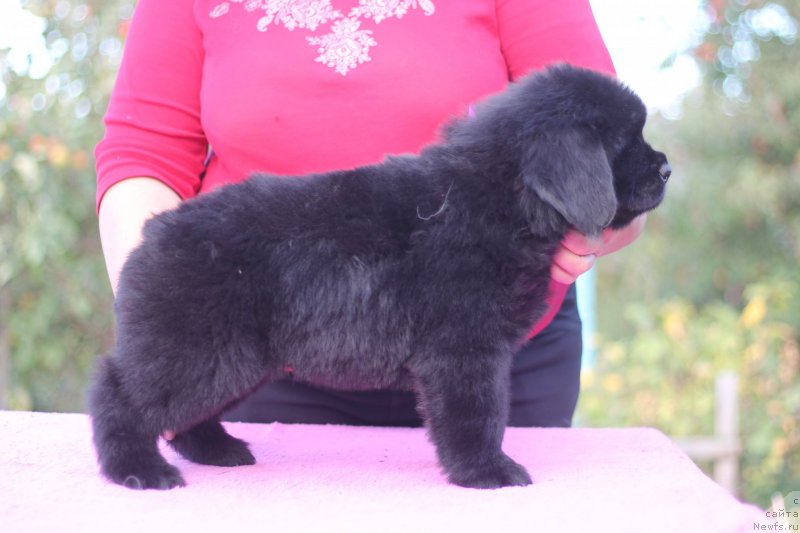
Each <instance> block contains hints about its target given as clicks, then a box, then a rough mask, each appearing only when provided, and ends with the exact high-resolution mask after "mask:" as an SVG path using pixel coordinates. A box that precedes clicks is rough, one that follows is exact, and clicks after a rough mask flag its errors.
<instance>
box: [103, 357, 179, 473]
mask: <svg viewBox="0 0 800 533" xmlns="http://www.w3.org/2000/svg"><path fill="white" fill-rule="evenodd" d="M89 411H90V414H91V418H92V430H93V439H94V445H95V448H96V450H97V457H98V460H99V462H100V470H101V472H102V473H103V475H105V476H106V477H107V478H108V479H110V480H111V481H113V482H115V483H119V484H120V485H124V486H126V487H128V488H132V489H171V488H173V487H181V486H184V485H185V484H186V483H185V482H184V481H183V478H182V477H181V474H180V472H179V471H178V469H177V468H175V467H174V466H172V465H171V464H169V463H167V461H165V460H164V458H163V457H162V456H161V454H160V453H159V451H158V436H159V432H158V430H156V429H153V428H148V424H146V423H145V420H144V419H143V417H142V416H141V412H140V411H139V410H138V409H137V408H136V407H135V406H134V405H132V403H131V402H130V400H129V399H128V397H127V395H126V394H125V392H124V391H123V388H122V385H121V382H120V379H119V377H118V375H117V371H116V368H115V366H114V361H113V359H111V358H109V357H106V358H104V359H103V360H101V361H100V364H99V367H98V372H97V375H96V376H95V381H94V385H93V387H92V389H91V391H90V393H89Z"/></svg>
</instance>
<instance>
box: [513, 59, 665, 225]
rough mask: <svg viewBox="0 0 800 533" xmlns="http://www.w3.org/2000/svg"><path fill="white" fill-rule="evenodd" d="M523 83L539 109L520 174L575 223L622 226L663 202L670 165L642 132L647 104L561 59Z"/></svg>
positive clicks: (524, 92) (527, 97)
mask: <svg viewBox="0 0 800 533" xmlns="http://www.w3.org/2000/svg"><path fill="white" fill-rule="evenodd" d="M518 90H519V92H520V93H521V95H520V99H521V100H522V101H527V102H528V105H529V106H530V107H529V109H533V110H535V112H534V113H533V117H532V118H533V120H531V121H530V123H531V127H530V129H528V128H525V129H528V131H526V132H525V133H524V134H523V136H524V137H525V141H524V147H523V149H522V161H521V167H520V168H521V174H522V179H523V181H524V183H525V185H526V186H527V187H528V188H529V189H530V190H532V191H533V192H534V193H535V194H536V195H538V196H539V197H540V198H541V199H542V200H544V201H545V202H547V203H548V204H550V205H551V206H552V207H553V208H555V209H556V211H558V212H559V213H560V214H561V215H562V216H563V217H564V218H565V219H566V220H567V222H568V223H569V224H570V225H572V226H573V227H574V228H575V229H577V230H578V231H580V232H581V233H584V234H586V235H596V234H598V233H599V232H600V231H602V230H603V229H604V228H606V227H609V226H611V227H614V228H620V227H623V226H625V225H627V224H628V223H630V222H631V221H632V220H633V219H634V218H635V217H637V216H638V215H640V214H642V213H644V212H646V211H649V210H650V209H653V208H655V207H656V206H657V205H658V204H659V203H661V200H662V199H663V197H664V189H665V185H666V182H667V180H668V179H669V176H670V174H671V169H670V167H669V164H668V163H667V158H666V156H665V155H664V154H663V153H661V152H657V151H655V150H653V149H652V148H651V147H650V145H649V144H647V142H646V141H645V140H644V137H643V136H642V129H643V128H644V123H645V119H646V118H647V110H646V108H645V106H644V104H643V103H642V101H641V100H640V99H639V98H638V97H637V96H636V95H635V94H634V93H633V92H632V91H630V90H629V89H628V88H627V87H625V86H623V85H622V84H620V83H619V82H618V81H616V80H614V79H613V78H611V77H608V76H605V75H603V74H600V73H597V72H593V71H590V70H584V69H578V68H575V67H570V66H566V65H561V66H557V67H551V68H550V69H548V70H546V71H545V72H543V73H541V74H538V75H534V76H533V77H532V78H531V79H530V80H525V81H523V82H522V83H521V84H520V87H519V88H518Z"/></svg>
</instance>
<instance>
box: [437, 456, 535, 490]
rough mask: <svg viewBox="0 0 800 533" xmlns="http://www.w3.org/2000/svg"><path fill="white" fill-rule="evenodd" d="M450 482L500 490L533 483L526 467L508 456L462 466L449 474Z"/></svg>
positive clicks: (476, 487) (464, 485)
mask: <svg viewBox="0 0 800 533" xmlns="http://www.w3.org/2000/svg"><path fill="white" fill-rule="evenodd" d="M448 477H449V479H450V482H451V483H453V484H455V485H460V486H462V487H467V488H473V489H499V488H501V487H512V486H518V487H523V486H526V485H530V484H532V483H533V480H532V479H531V476H530V474H528V471H527V470H525V467H523V466H522V465H520V464H518V463H516V462H514V461H513V460H512V459H511V458H510V457H508V456H507V455H502V456H500V457H498V458H496V459H493V460H491V461H482V462H481V463H479V464H476V465H461V466H460V467H459V468H455V469H453V470H452V471H451V472H450V473H449V476H448Z"/></svg>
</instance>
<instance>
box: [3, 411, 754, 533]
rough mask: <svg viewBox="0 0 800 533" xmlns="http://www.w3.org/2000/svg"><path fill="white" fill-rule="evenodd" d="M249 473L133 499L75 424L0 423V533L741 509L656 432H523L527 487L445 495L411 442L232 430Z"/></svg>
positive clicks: (621, 516)
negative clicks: (102, 469) (106, 473)
mask: <svg viewBox="0 0 800 533" xmlns="http://www.w3.org/2000/svg"><path fill="white" fill-rule="evenodd" d="M227 427H228V429H229V431H230V432H231V433H232V434H233V435H235V436H238V437H241V438H243V439H245V440H246V441H248V442H250V444H251V449H252V451H253V453H254V455H255V456H256V460H257V461H258V463H257V464H256V465H254V466H246V467H238V468H222V467H211V466H202V465H195V464H192V463H189V462H187V461H185V460H184V459H182V458H180V457H178V456H177V455H176V454H175V453H174V452H172V450H170V449H166V448H165V449H164V455H165V457H166V458H167V459H168V460H169V461H170V462H172V463H173V464H175V465H176V466H178V467H179V468H180V469H181V470H182V472H183V474H184V477H185V478H186V481H187V483H188V486H187V487H185V488H180V489H174V490H171V491H166V492H162V491H143V492H139V491H132V490H129V489H126V488H123V487H119V486H116V485H113V484H110V483H108V482H106V481H105V480H104V479H102V478H101V477H100V476H99V474H98V470H97V465H96V462H95V456H94V450H93V449H92V446H91V436H90V428H89V419H88V417H87V416H86V415H81V414H47V413H28V412H8V411H0V451H2V454H0V531H3V532H10V533H16V532H27V531H48V532H51V531H53V532H55V531H58V532H71V531H76V532H77V531H79V532H93V531H104V532H105V531H113V532H115V533H116V532H125V531H137V532H143V531H146V532H150V531H169V532H174V533H182V532H184V531H220V532H228V531H269V532H281V533H282V532H294V531H319V532H339V531H341V532H348V533H353V532H361V531H365V532H378V531H380V532H394V531H397V532H404V533H415V532H427V531H431V532H443V533H451V532H461V531H482V532H487V533H490V532H491V533H495V532H497V533H500V532H502V533H505V532H517V531H520V532H522V531H524V532H535V531H536V532H538V531H572V532H589V531H591V532H596V531H619V532H628V531H630V532H645V531H647V532H662V531H663V532H670V533H674V532H684V531H686V532H695V531H697V532H733V531H753V530H754V529H753V527H754V524H757V523H759V522H765V518H764V511H760V510H758V509H757V508H755V507H753V506H750V505H746V504H743V503H740V502H738V501H737V500H736V499H734V498H733V497H731V496H730V495H729V494H728V493H727V492H725V491H724V490H723V489H722V488H720V487H719V486H718V485H716V484H715V483H714V482H713V481H711V480H710V479H709V478H707V477H706V476H705V475H704V474H703V473H702V472H701V471H700V470H699V469H698V468H697V467H696V466H695V465H694V464H693V463H692V462H691V460H690V459H689V458H688V457H687V456H686V455H685V454H684V453H683V452H682V451H681V450H680V449H678V448H677V447H676V446H675V444H673V443H672V441H670V440H669V439H668V438H667V437H666V436H664V435H663V434H662V433H660V432H658V431H656V430H654V429H640V428H635V429H527V428H526V429H521V428H510V429H508V430H507V432H506V438H505V442H504V449H505V450H506V452H507V453H508V454H509V455H511V456H512V457H514V458H515V459H516V460H517V461H518V462H520V463H522V464H523V465H525V466H526V467H527V468H528V470H529V471H530V473H531V475H532V476H533V478H534V484H533V485H531V486H529V487H519V488H517V487H515V488H506V489H500V490H493V491H481V490H474V489H464V488H460V487H455V486H452V485H449V484H447V483H446V481H445V479H444V477H443V476H442V474H441V472H440V470H439V467H438V465H437V463H436V458H435V453H434V449H433V447H432V445H431V444H430V443H429V442H428V441H427V439H426V436H425V433H424V431H423V430H421V429H405V428H403V429H396V428H391V429H390V428H363V427H345V426H311V425H282V424H268V425H262V424H228V425H227Z"/></svg>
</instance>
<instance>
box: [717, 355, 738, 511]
mask: <svg viewBox="0 0 800 533" xmlns="http://www.w3.org/2000/svg"><path fill="white" fill-rule="evenodd" d="M714 389H715V390H714V402H715V406H714V434H715V435H714V436H715V437H717V438H718V439H719V440H720V441H721V442H723V443H725V444H727V445H728V446H726V448H728V450H736V451H735V452H734V453H731V452H729V453H725V454H720V456H719V457H718V458H717V460H716V461H715V462H714V479H715V480H716V481H717V483H719V484H720V485H722V486H723V487H725V488H726V489H728V491H729V492H730V493H731V494H734V495H735V494H736V492H737V490H738V484H739V449H740V443H739V376H738V375H737V374H736V372H733V371H730V370H728V371H725V372H722V373H721V374H720V375H719V376H717V379H716V382H715V386H714Z"/></svg>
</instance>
